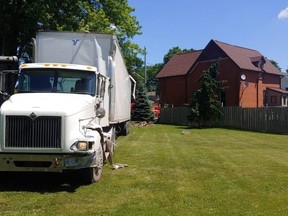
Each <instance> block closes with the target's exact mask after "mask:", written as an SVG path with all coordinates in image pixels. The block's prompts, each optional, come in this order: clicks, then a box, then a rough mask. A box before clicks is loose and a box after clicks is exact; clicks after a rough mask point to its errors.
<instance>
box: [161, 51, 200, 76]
mask: <svg viewBox="0 0 288 216" xmlns="http://www.w3.org/2000/svg"><path fill="white" fill-rule="evenodd" d="M201 52H202V50H198V51H193V52H188V53H181V54H175V55H173V56H172V57H171V58H170V60H169V61H168V62H167V63H166V64H165V65H164V67H163V68H162V70H161V71H160V72H159V73H158V74H157V76H156V77H157V78H162V77H170V76H180V75H185V74H187V72H188V70H189V69H190V68H191V67H192V65H193V64H194V62H195V61H196V59H197V58H198V56H199V55H200V54H201Z"/></svg>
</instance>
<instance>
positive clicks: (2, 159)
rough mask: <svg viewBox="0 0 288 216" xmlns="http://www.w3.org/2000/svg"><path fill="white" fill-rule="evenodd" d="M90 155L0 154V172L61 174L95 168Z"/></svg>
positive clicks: (92, 157) (93, 154)
mask: <svg viewBox="0 0 288 216" xmlns="http://www.w3.org/2000/svg"><path fill="white" fill-rule="evenodd" d="M94 164H95V152H94V153H92V154H48V155H47V154H45V155H44V154H7V153H5V154H0V171H12V172H14V171H15V172H18V171H20V172H21V171H26V172H27V171H28V172H62V171H64V170H77V169H83V168H87V167H93V166H95V165H94Z"/></svg>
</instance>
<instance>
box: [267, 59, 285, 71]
mask: <svg viewBox="0 0 288 216" xmlns="http://www.w3.org/2000/svg"><path fill="white" fill-rule="evenodd" d="M269 61H270V62H271V63H272V64H273V65H274V66H275V67H276V68H278V70H280V71H281V70H282V68H281V67H279V64H278V63H277V62H276V61H274V60H269Z"/></svg>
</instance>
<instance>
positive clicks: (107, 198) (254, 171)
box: [0, 125, 288, 216]
mask: <svg viewBox="0 0 288 216" xmlns="http://www.w3.org/2000/svg"><path fill="white" fill-rule="evenodd" d="M182 132H183V133H184V134H182ZM287 139H288V136H285V135H273V134H264V133H254V132H247V131H237V130H227V129H219V128H216V129H186V128H183V127H179V126H169V125H150V126H146V127H141V128H137V127H132V128H131V132H130V134H129V135H128V136H126V137H119V138H118V139H117V147H116V151H115V155H114V162H115V163H125V164H128V165H129V167H125V168H122V169H119V170H112V169H111V168H110V166H109V165H108V164H106V165H105V167H104V171H103V174H102V178H101V180H100V182H98V183H96V184H92V185H79V184H76V183H75V182H74V181H71V180H69V178H68V179H65V178H61V180H58V177H59V176H58V175H52V176H51V175H23V174H22V175H19V174H12V175H9V176H8V177H7V176H6V175H5V176H3V175H1V179H0V213H1V215H21V216H22V215H29V216H30V215H37V216H38V215H125V216H126V215H133V216H134V215H135V216H136V215H137V216H138V215H139V216H140V215H151V216H154V215H163V216H164V215H165V216H166V215H183V216H184V215H185V216H186V215H269V216H270V215H288V205H287V203H288V142H287Z"/></svg>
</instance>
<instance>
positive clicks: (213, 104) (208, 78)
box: [190, 61, 224, 126]
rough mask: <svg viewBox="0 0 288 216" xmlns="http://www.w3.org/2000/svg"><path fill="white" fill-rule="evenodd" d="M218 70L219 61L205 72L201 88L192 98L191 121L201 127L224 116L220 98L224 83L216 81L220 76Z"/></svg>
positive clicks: (201, 80) (201, 79)
mask: <svg viewBox="0 0 288 216" xmlns="http://www.w3.org/2000/svg"><path fill="white" fill-rule="evenodd" d="M218 68H219V61H217V62H216V63H214V64H212V65H211V66H210V68H209V69H208V70H206V71H204V72H203V75H202V76H201V77H200V79H199V82H201V88H200V89H199V90H198V91H196V92H195V94H194V95H193V97H192V102H191V104H190V108H191V116H190V119H191V120H194V121H198V123H199V126H203V122H204V121H213V120H217V119H219V118H220V117H221V116H222V115H223V112H222V109H221V102H220V101H219V98H218V97H219V95H220V93H221V91H223V89H224V87H223V83H224V81H218V80H217V79H216V78H217V75H218V74H219V70H218Z"/></svg>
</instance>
